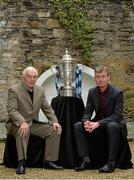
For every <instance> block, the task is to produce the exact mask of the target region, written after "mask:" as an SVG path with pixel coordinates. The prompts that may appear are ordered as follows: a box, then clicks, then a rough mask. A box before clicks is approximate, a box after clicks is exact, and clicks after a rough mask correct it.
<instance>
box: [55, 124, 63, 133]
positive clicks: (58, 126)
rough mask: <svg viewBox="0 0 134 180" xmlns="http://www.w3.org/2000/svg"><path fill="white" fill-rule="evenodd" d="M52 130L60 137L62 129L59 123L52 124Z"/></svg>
mask: <svg viewBox="0 0 134 180" xmlns="http://www.w3.org/2000/svg"><path fill="white" fill-rule="evenodd" d="M53 127H54V130H55V131H56V132H57V134H58V135H61V132H62V128H61V125H60V124H59V123H53Z"/></svg>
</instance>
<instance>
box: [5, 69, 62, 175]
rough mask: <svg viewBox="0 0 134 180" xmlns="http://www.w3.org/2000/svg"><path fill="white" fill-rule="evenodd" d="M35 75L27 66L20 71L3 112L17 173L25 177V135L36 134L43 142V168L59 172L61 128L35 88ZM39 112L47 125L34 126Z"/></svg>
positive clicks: (26, 137) (43, 98)
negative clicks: (19, 81) (12, 141)
mask: <svg viewBox="0 0 134 180" xmlns="http://www.w3.org/2000/svg"><path fill="white" fill-rule="evenodd" d="M37 78H38V72H37V70H36V69H35V68H34V67H27V68H26V69H24V70H23V72H22V81H21V83H19V84H17V85H14V86H13V87H11V88H10V89H9V91H8V102H7V109H8V113H9V120H8V121H7V122H6V127H7V131H8V134H11V135H13V136H14V137H15V139H16V148H17V155H18V168H17V170H16V173H17V174H25V162H26V159H27V156H26V154H27V146H28V141H29V135H30V134H32V135H36V136H39V137H41V138H44V139H45V141H46V146H45V155H44V162H43V167H45V168H49V169H62V167H61V166H58V165H56V163H55V161H57V160H58V153H59V142H60V135H61V126H60V124H59V123H58V120H57V118H56V116H55V114H54V112H53V110H52V108H51V106H50V105H49V104H48V102H47V99H46V96H45V94H44V89H43V88H42V87H39V86H36V85H35V83H36V80H37ZM40 109H42V111H43V112H44V114H45V115H46V117H47V118H48V123H47V124H45V123H38V115H39V110H40Z"/></svg>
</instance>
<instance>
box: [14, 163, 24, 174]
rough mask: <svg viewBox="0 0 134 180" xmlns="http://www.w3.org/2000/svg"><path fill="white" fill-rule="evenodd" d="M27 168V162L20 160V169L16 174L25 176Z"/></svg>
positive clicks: (18, 168)
mask: <svg viewBox="0 0 134 180" xmlns="http://www.w3.org/2000/svg"><path fill="white" fill-rule="evenodd" d="M25 166H26V162H25V160H20V161H19V162H18V167H17V169H16V174H25Z"/></svg>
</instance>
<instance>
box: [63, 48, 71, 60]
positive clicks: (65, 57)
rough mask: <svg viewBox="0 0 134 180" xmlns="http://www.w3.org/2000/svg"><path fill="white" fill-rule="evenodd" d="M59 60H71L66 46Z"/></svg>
mask: <svg viewBox="0 0 134 180" xmlns="http://www.w3.org/2000/svg"><path fill="white" fill-rule="evenodd" d="M61 61H62V62H63V61H73V58H71V56H70V55H69V54H68V50H67V48H66V50H65V55H63V56H62V59H61Z"/></svg>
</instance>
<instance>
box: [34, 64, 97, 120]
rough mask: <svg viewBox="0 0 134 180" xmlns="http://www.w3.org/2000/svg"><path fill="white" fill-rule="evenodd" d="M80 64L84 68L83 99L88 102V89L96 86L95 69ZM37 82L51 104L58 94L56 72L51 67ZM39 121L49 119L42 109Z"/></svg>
mask: <svg viewBox="0 0 134 180" xmlns="http://www.w3.org/2000/svg"><path fill="white" fill-rule="evenodd" d="M80 66H81V68H82V99H83V101H84V104H86V99H87V95H88V90H89V89H90V88H92V87H94V86H95V81H94V70H93V69H91V68H89V67H87V66H84V65H81V64H80ZM36 84H37V85H40V86H43V87H44V91H45V94H46V97H47V100H48V102H49V104H51V100H52V99H53V98H54V97H56V96H57V91H56V87H55V74H54V73H53V72H52V71H51V69H48V70H47V71H45V72H44V73H42V74H41V75H40V77H39V78H38V80H37V82H36ZM39 121H43V122H46V121H47V119H46V117H45V115H44V114H43V112H42V111H40V113H39Z"/></svg>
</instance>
